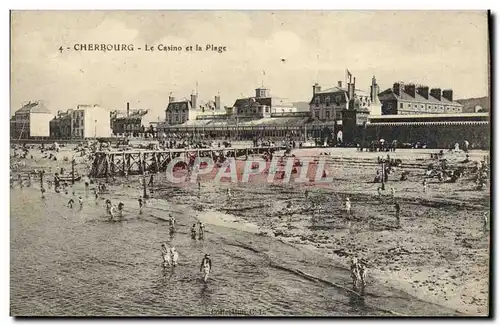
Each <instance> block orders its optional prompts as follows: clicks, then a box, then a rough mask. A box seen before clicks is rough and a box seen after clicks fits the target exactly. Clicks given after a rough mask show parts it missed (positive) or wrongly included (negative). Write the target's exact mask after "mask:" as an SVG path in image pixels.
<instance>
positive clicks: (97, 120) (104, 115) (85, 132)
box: [70, 105, 111, 138]
mask: <svg viewBox="0 0 500 326" xmlns="http://www.w3.org/2000/svg"><path fill="white" fill-rule="evenodd" d="M109 112H110V111H109V110H108V109H105V108H102V107H100V106H98V105H78V107H77V109H76V110H70V114H71V120H72V129H71V130H72V135H73V137H75V138H95V137H111V125H110V123H111V122H110V114H109Z"/></svg>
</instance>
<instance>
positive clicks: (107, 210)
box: [106, 199, 112, 215]
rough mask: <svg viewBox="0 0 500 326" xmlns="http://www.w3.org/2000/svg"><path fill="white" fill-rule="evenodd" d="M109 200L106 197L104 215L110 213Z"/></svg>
mask: <svg viewBox="0 0 500 326" xmlns="http://www.w3.org/2000/svg"><path fill="white" fill-rule="evenodd" d="M111 206H112V205H111V200H109V199H106V215H111Z"/></svg>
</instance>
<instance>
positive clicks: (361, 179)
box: [34, 149, 490, 316]
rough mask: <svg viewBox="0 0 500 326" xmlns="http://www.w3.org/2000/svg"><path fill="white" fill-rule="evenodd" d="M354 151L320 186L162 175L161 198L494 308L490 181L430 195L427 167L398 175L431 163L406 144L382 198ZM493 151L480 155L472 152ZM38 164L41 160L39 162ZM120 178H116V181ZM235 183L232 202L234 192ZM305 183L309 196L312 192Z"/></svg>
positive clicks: (213, 219)
mask: <svg viewBox="0 0 500 326" xmlns="http://www.w3.org/2000/svg"><path fill="white" fill-rule="evenodd" d="M347 150H349V151H350V152H349V153H348V154H347V155H346V154H345V153H342V154H341V155H344V156H345V163H342V164H339V163H338V162H337V163H335V164H337V165H335V164H333V165H331V166H330V167H329V168H328V169H327V170H328V174H329V176H333V177H334V182H333V183H332V184H329V185H327V186H322V187H321V188H316V187H313V186H311V185H304V184H301V185H298V184H293V183H292V184H289V185H281V184H268V183H266V182H264V181H262V180H261V181H262V182H259V181H258V180H254V182H252V183H238V184H233V183H229V182H221V183H215V182H213V180H211V179H212V178H213V175H206V176H204V179H203V180H202V187H201V191H200V192H198V188H197V186H196V184H191V183H188V184H185V183H184V184H178V185H173V184H170V183H168V182H167V181H166V180H165V178H164V176H163V175H158V176H157V177H156V180H155V183H156V186H155V191H154V194H153V196H154V197H155V198H162V199H166V200H168V201H172V202H174V203H176V204H179V205H189V206H191V207H193V208H194V209H195V210H197V211H198V212H199V213H198V219H200V220H203V221H204V222H205V223H211V224H218V225H224V226H229V227H232V228H236V229H239V230H243V231H247V232H252V233H256V234H261V235H262V236H269V237H275V238H277V239H281V240H283V241H285V242H287V243H290V244H292V245H294V246H299V247H304V248H309V249H313V250H314V251H316V252H318V253H320V254H322V255H325V256H326V257H328V258H330V259H331V260H332V264H334V265H340V266H345V267H347V266H348V264H349V255H351V254H355V255H357V256H358V257H360V258H362V259H363V260H364V261H366V262H367V264H368V268H369V280H368V286H370V282H381V283H383V284H385V285H387V286H390V287H393V288H395V289H399V290H402V291H404V292H407V293H408V294H410V295H413V296H415V297H417V298H419V299H421V300H425V301H427V302H431V303H436V304H439V305H441V306H445V307H448V308H451V309H454V310H456V311H458V312H460V313H463V314H465V315H473V316H485V315H488V313H489V312H488V299H489V298H488V296H489V289H488V288H489V275H490V274H489V268H490V267H489V261H490V260H489V257H490V256H489V255H490V250H489V248H490V234H489V230H488V231H486V232H485V231H484V230H483V215H484V213H486V212H489V210H490V191H489V188H488V189H485V190H482V191H477V190H475V188H474V183H473V182H472V181H471V180H468V179H470V178H468V177H467V176H466V177H464V178H462V179H460V180H459V181H458V182H457V183H438V182H437V179H436V181H435V182H434V181H431V182H430V183H429V186H428V189H427V191H426V192H425V193H424V192H423V190H422V185H421V180H422V177H423V174H424V170H422V169H418V168H413V169H409V170H411V173H410V177H409V179H408V180H407V181H399V176H400V173H399V172H400V171H401V170H402V169H405V170H406V168H405V164H408V163H415V162H418V163H421V164H427V160H428V157H429V155H428V154H427V153H418V155H417V154H415V153H411V152H409V151H400V152H396V153H391V154H390V155H391V157H393V158H401V159H402V160H403V167H402V169H397V170H396V172H395V173H394V174H393V175H391V177H390V178H389V183H388V184H387V188H386V190H385V191H383V193H382V195H381V196H379V195H378V193H377V188H378V187H379V184H374V183H372V182H371V181H372V180H373V177H374V175H375V170H376V169H377V166H376V165H371V166H370V165H369V164H367V165H360V164H356V163H355V162H354V163H353V162H350V161H349V158H351V157H353V156H356V157H359V156H362V157H364V158H366V159H367V160H374V159H375V158H376V156H377V153H356V152H355V150H354V149H345V151H347ZM332 153H333V154H332V155H336V154H337V152H335V151H332ZM295 154H296V155H297V157H300V156H304V155H305V156H314V155H317V154H318V151H316V152H314V150H309V151H305V150H299V151H296V152H295ZM381 154H382V153H380V154H379V155H381ZM486 154H487V153H485V152H477V153H474V154H471V158H472V159H473V160H474V159H479V158H482V156H483V155H486ZM60 155H64V152H63V153H62V154H60ZM455 156H456V157H455V158H454V159H455V161H457V162H459V161H461V160H463V159H464V158H465V154H463V153H460V154H455ZM35 159H36V158H35ZM50 164H52V165H53V164H55V163H52V162H51V163H50ZM58 164H60V165H61V166H62V164H63V163H62V162H59V163H58ZM34 165H36V166H39V165H40V160H38V163H37V164H34ZM80 168H83V166H80ZM54 170H55V169H54ZM136 178H137V177H136ZM264 178H265V177H264ZM131 180H132V181H129V182H128V183H127V184H128V186H130V187H131V188H137V189H139V182H138V181H137V180H135V181H134V178H131ZM119 183H121V182H120V180H116V181H115V185H117V184H119ZM229 187H230V188H231V190H232V194H233V198H232V200H227V199H226V189H227V188H229ZM306 188H307V189H309V200H306V199H305V196H304V192H305V190H306ZM391 188H394V191H395V198H392V195H391V191H390V190H389V189H391ZM135 192H139V191H138V190H135V191H134V193H135ZM346 197H349V198H350V200H351V202H352V206H353V209H352V214H351V215H348V214H347V213H346V212H345V210H344V208H343V204H344V201H345V198H346ZM395 200H397V201H399V203H400V204H401V208H402V211H401V228H397V227H396V219H395V211H394V207H393V203H394V201H395ZM287 206H288V207H287Z"/></svg>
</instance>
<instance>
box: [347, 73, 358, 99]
mask: <svg viewBox="0 0 500 326" xmlns="http://www.w3.org/2000/svg"><path fill="white" fill-rule="evenodd" d="M355 89H356V77H354V79H353V82H352V83H349V84H347V93H348V94H347V95H348V97H349V100H352V99H353V98H354V90H355Z"/></svg>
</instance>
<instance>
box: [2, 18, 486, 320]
mask: <svg viewBox="0 0 500 326" xmlns="http://www.w3.org/2000/svg"><path fill="white" fill-rule="evenodd" d="M10 16H11V17H10V18H11V19H10V24H11V26H10V28H11V44H10V46H11V48H10V51H11V57H10V67H11V76H10V78H11V85H10V86H11V94H10V95H11V99H10V100H11V101H10V103H11V105H10V116H11V119H10V214H11V215H10V314H11V316H52V317H56V316H210V317H214V316H215V317H222V316H246V317H252V316H332V317H339V316H350V317H359V316H375V317H381V316H384V317H387V316H390V317H401V316H431V317H433V316H489V315H490V308H489V307H490V288H489V284H490V277H491V275H490V253H491V252H490V243H491V242H490V241H491V240H490V232H491V230H490V218H491V217H490V201H491V197H490V180H491V179H490V178H491V176H490V168H491V165H490V141H491V139H490V130H491V125H490V123H491V122H490V110H491V100H490V64H489V62H490V61H489V60H490V55H489V53H490V41H491V40H490V38H489V32H488V28H489V22H490V16H489V12H487V11H201V10H200V11H166V10H165V11H160V10H158V11H118V10H114V11H20V10H14V11H11V13H10Z"/></svg>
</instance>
